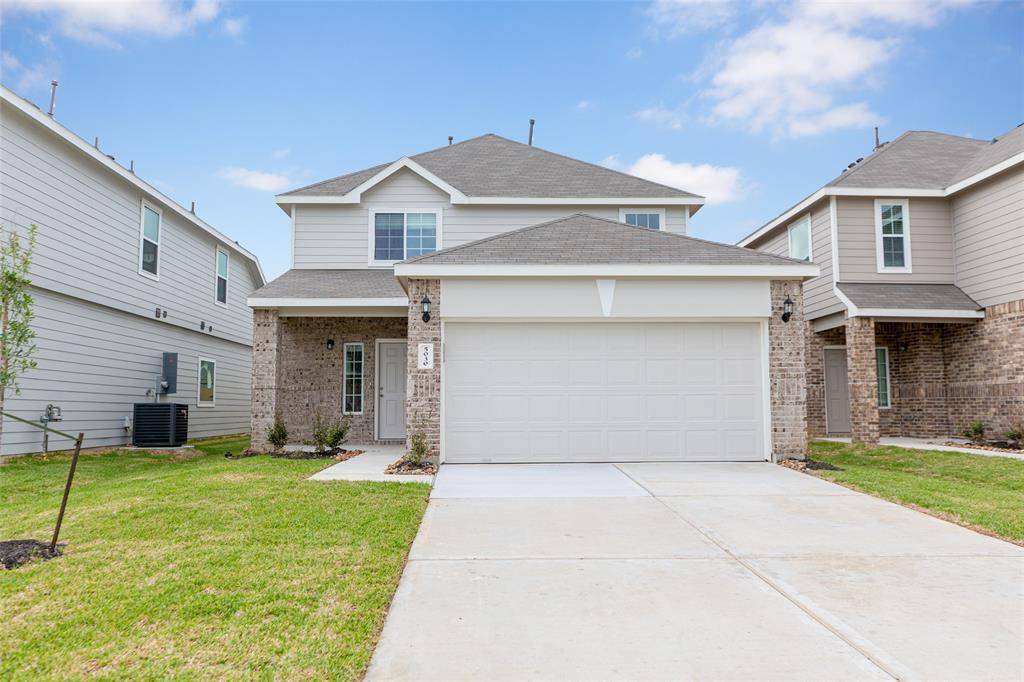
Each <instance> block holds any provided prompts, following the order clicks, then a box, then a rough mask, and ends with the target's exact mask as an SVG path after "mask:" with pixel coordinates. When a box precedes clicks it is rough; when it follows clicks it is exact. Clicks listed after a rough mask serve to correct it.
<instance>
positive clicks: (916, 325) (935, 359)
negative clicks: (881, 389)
mask: <svg viewBox="0 0 1024 682" xmlns="http://www.w3.org/2000/svg"><path fill="white" fill-rule="evenodd" d="M952 326H954V325H948V324H926V323H921V322H911V323H904V322H879V323H877V324H876V325H875V340H876V344H877V345H879V346H884V347H885V348H887V349H888V350H889V379H890V384H891V386H890V388H889V395H890V403H891V404H890V406H889V407H888V408H884V409H879V410H878V423H879V434H880V435H882V436H910V437H913V438H930V437H932V436H940V435H947V434H949V433H950V428H949V415H948V413H947V411H946V373H945V364H944V362H943V358H942V356H943V348H944V343H943V332H944V331H945V330H948V329H950V328H951V327H952Z"/></svg>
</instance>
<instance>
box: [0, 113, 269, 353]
mask: <svg viewBox="0 0 1024 682" xmlns="http://www.w3.org/2000/svg"><path fill="white" fill-rule="evenodd" d="M2 141H3V144H2V158H0V161H2V163H0V167H2V168H0V172H2V175H0V220H3V222H4V224H5V227H9V226H10V225H12V224H13V225H15V226H17V227H18V228H20V229H25V228H27V227H28V225H29V224H35V225H36V226H37V227H38V245H37V248H36V257H35V260H34V263H33V266H32V273H31V275H32V281H33V283H34V284H35V285H36V286H39V287H41V288H44V289H49V290H53V291H58V292H61V293H64V294H67V295H69V296H74V297H76V298H82V299H85V300H89V301H94V302H97V303H101V304H103V305H106V306H110V307H111V308H114V309H117V310H120V311H124V312H128V313H134V314H136V315H141V316H152V315H153V314H154V310H155V309H156V308H157V307H160V308H161V309H164V310H167V311H168V316H167V318H166V321H167V322H168V323H170V324H172V325H179V326H182V327H184V328H186V329H198V328H199V323H200V322H201V321H202V322H205V323H206V324H210V323H212V324H213V325H214V331H215V334H216V335H217V336H221V337H224V338H228V339H231V340H234V341H238V342H241V343H250V342H251V339H252V313H251V311H250V310H249V308H248V306H247V305H246V298H247V297H248V295H249V293H250V292H251V291H252V290H253V289H254V288H255V287H254V283H255V277H254V274H253V266H252V265H251V264H250V262H249V261H248V259H245V258H244V257H242V256H241V254H239V253H238V252H235V251H233V250H230V249H229V253H230V254H231V258H230V270H229V284H228V306H227V307H226V308H225V307H223V306H219V305H216V304H215V303H214V286H215V278H214V263H215V260H214V259H215V250H216V245H217V242H216V240H214V239H213V237H211V236H210V235H208V234H207V233H205V232H202V231H201V230H199V228H197V227H195V226H193V225H190V224H188V223H187V221H185V220H184V219H181V218H178V217H176V216H175V215H174V214H173V212H172V211H171V210H170V209H169V208H167V207H166V206H161V205H160V204H158V203H156V202H152V203H154V205H156V206H157V207H158V208H160V209H161V210H162V213H163V217H162V221H161V235H160V265H159V272H160V279H159V281H154V280H152V279H150V278H148V277H145V276H143V275H140V274H139V242H140V238H141V237H140V221H141V211H142V200H143V195H142V193H141V192H140V191H139V190H138V189H136V188H135V187H134V186H132V185H131V184H129V183H127V182H125V181H124V180H123V179H121V178H119V177H118V176H116V175H115V174H114V173H112V172H110V171H109V170H107V169H106V168H103V167H102V166H100V165H99V164H97V163H96V162H95V161H94V160H93V159H90V158H88V157H87V156H86V155H84V154H82V153H81V152H79V151H78V150H75V149H73V148H72V147H71V146H70V145H69V144H68V143H67V142H65V141H63V140H61V139H60V138H58V137H57V136H56V135H54V134H53V133H51V132H50V131H48V130H45V129H43V128H41V127H40V126H39V125H38V124H36V123H34V122H33V121H31V120H29V119H28V118H27V117H25V116H24V115H23V114H21V113H20V112H17V111H15V110H14V109H13V108H11V107H8V106H4V108H3V117H2Z"/></svg>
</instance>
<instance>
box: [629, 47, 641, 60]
mask: <svg viewBox="0 0 1024 682" xmlns="http://www.w3.org/2000/svg"><path fill="white" fill-rule="evenodd" d="M643 56H644V51H643V50H641V49H640V48H639V47H631V48H629V49H628V50H627V51H626V59H640V57H643Z"/></svg>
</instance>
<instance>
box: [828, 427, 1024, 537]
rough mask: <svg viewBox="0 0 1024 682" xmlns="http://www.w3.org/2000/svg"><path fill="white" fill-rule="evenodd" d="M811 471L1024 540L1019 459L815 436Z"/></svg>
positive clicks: (1023, 465)
mask: <svg viewBox="0 0 1024 682" xmlns="http://www.w3.org/2000/svg"><path fill="white" fill-rule="evenodd" d="M810 456H811V459H814V460H817V461H819V462H826V463H828V464H831V465H833V466H836V467H838V470H837V471H829V470H827V469H821V470H817V471H815V472H814V473H816V474H818V475H820V476H822V477H824V478H827V479H830V480H833V481H836V482H838V483H843V484H845V485H849V486H851V487H854V488H857V489H859V490H863V491H864V492H868V493H872V494H874V495H878V496H879V497H884V498H886V499H888V500H892V501H894V502H901V503H907V504H912V505H916V506H918V507H921V508H923V509H926V510H928V511H930V512H933V513H935V514H937V515H939V516H943V517H945V518H949V519H950V520H954V521H957V522H959V523H963V524H966V525H970V526H975V527H978V528H980V529H985V530H987V531H990V532H992V533H995V534H997V535H999V536H1001V537H1003V538H1005V539H1007V540H1010V541H1012V542H1017V543H1024V460H1019V459H1011V458H1009V457H984V456H982V455H971V454H966V453H960V452H943V451H939V450H908V449H905V448H897V447H886V446H882V447H866V446H856V445H847V444H844V443H826V442H815V443H812V444H811V449H810Z"/></svg>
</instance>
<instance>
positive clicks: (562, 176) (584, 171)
mask: <svg viewBox="0 0 1024 682" xmlns="http://www.w3.org/2000/svg"><path fill="white" fill-rule="evenodd" d="M410 158H411V159H412V160H413V161H415V162H416V163H418V164H420V165H421V166H423V167H424V168H426V169H427V170H429V171H430V172H431V173H433V174H434V175H436V176H437V177H439V178H441V179H442V180H444V181H445V182H447V183H448V184H450V185H451V186H453V187H455V188H456V189H458V190H459V191H461V192H462V193H463V194H465V195H466V196H471V197H544V198H573V197H588V198H589V197H624V198H625V197H628V198H665V197H692V198H695V199H696V198H700V197H699V196H698V195H696V194H691V193H690V192H684V191H683V190H680V189H676V188H674V187H669V186H667V185H661V184H658V183H656V182H651V181H649V180H642V179H640V178H637V177H634V176H632V175H627V174H625V173H620V172H618V171H614V170H611V169H609V168H604V167H603V166H597V165H595V164H592V163H586V162H584V161H578V160H576V159H571V158H569V157H567V156H562V155H561V154H555V153H554V152H549V151H547V150H544V149H541V148H539V147H532V146H530V145H525V144H522V143H521V142H515V141H513V140H509V139H506V138H504V137H500V136H498V135H493V134H488V135H481V136H480V137H474V138H472V139H469V140H465V141H463V142H459V143H457V144H453V145H448V146H445V147H440V148H438V149H434V150H431V151H428V152H423V153H422V154H417V155H415V156H412V157H410ZM388 165H389V164H386V163H385V164H381V165H378V166H374V167H372V168H367V169H365V170H361V171H357V172H355V173H349V174H348V175H342V176H339V177H336V178H332V179H330V180H324V181H322V182H318V183H316V184H313V185H309V186H307V187H301V188H299V189H296V190H292V191H291V192H287V193H285V194H284V195H283V196H324V195H340V194H345V193H347V192H349V191H351V190H352V189H354V188H355V187H357V186H359V185H360V184H361V183H363V182H365V181H366V180H368V179H370V178H371V177H373V176H374V175H375V174H376V173H378V172H380V171H381V170H383V169H384V168H387V166H388Z"/></svg>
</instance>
